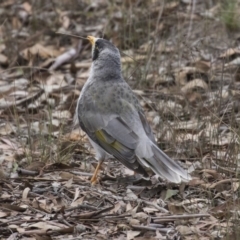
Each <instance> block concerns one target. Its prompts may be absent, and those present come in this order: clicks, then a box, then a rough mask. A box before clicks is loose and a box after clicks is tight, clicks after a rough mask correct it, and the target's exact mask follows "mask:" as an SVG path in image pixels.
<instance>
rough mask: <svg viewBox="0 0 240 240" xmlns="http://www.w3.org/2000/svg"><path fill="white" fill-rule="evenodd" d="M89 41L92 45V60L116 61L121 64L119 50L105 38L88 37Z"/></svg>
mask: <svg viewBox="0 0 240 240" xmlns="http://www.w3.org/2000/svg"><path fill="white" fill-rule="evenodd" d="M87 39H88V40H89V42H90V43H91V45H92V60H93V61H98V60H104V61H107V62H108V61H109V60H110V61H112V60H115V61H117V62H119V63H120V53H119V50H118V49H117V48H116V47H115V46H114V45H113V44H112V43H111V42H109V41H108V40H106V39H103V38H95V37H92V36H88V37H87Z"/></svg>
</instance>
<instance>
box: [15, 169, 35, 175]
mask: <svg viewBox="0 0 240 240" xmlns="http://www.w3.org/2000/svg"><path fill="white" fill-rule="evenodd" d="M17 172H18V173H19V174H22V175H30V176H35V175H37V174H38V172H37V171H31V170H27V169H23V168H18V170H17Z"/></svg>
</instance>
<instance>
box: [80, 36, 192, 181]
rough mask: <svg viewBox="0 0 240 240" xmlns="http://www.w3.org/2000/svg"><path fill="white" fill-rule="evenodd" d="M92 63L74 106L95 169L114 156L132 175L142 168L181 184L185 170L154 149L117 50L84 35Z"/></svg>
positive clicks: (157, 149) (154, 145)
mask: <svg viewBox="0 0 240 240" xmlns="http://www.w3.org/2000/svg"><path fill="white" fill-rule="evenodd" d="M87 39H88V40H89V41H90V43H91V45H92V61H93V62H92V66H91V70H90V75H89V78H88V80H87V82H86V83H85V85H84V87H83V89H82V91H81V94H80V97H79V99H78V103H77V108H76V117H77V118H78V121H79V124H80V127H81V128H82V130H83V131H84V132H86V134H87V136H88V138H89V140H90V142H91V144H92V146H93V147H94V149H95V151H96V159H97V160H98V165H97V168H96V169H95V172H94V174H93V176H92V179H91V183H92V184H95V183H96V182H97V174H98V171H99V168H100V166H101V165H102V163H103V161H104V160H105V159H106V158H108V157H109V155H112V156H114V157H115V158H116V159H117V160H118V161H120V162H121V163H122V164H123V165H125V166H126V167H127V168H129V169H131V170H133V171H134V172H135V173H139V174H142V175H143V176H144V177H148V173H147V171H146V168H147V169H149V168H150V169H151V170H152V171H153V172H154V173H155V174H157V175H158V176H160V177H161V178H163V179H166V180H168V181H170V182H174V183H180V182H181V181H184V182H187V181H189V180H190V179H191V177H190V176H189V174H188V173H187V172H186V171H185V170H184V169H182V168H181V167H180V166H179V165H178V164H177V163H176V162H174V161H173V160H172V159H171V158H169V157H168V156H167V155H166V154H165V153H164V152H163V151H162V150H161V149H159V148H158V146H157V143H156V141H155V139H154V135H153V132H152V130H151V128H150V126H149V124H148V122H147V120H146V117H145V114H144V112H143V109H142V108H141V106H140V103H139V101H138V99H137V97H136V96H135V94H134V93H133V91H132V89H131V88H130V86H129V85H128V84H127V83H126V82H125V80H124V79H123V76H122V72H121V59H120V53H119V50H118V49H117V48H116V47H115V46H114V45H113V44H112V43H110V42H109V41H107V40H105V39H102V38H95V37H92V36H88V37H87Z"/></svg>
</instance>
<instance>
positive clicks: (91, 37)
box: [87, 36, 97, 46]
mask: <svg viewBox="0 0 240 240" xmlns="http://www.w3.org/2000/svg"><path fill="white" fill-rule="evenodd" d="M87 39H88V41H89V42H90V43H91V45H92V46H94V45H95V42H96V40H97V38H95V37H93V36H87Z"/></svg>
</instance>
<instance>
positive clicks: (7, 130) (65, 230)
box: [0, 0, 240, 240]
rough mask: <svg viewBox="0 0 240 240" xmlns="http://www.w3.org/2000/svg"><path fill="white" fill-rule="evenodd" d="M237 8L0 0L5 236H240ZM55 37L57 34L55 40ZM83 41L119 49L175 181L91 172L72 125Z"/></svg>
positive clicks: (85, 51)
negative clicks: (180, 176) (178, 171)
mask: <svg viewBox="0 0 240 240" xmlns="http://www.w3.org/2000/svg"><path fill="white" fill-rule="evenodd" d="M239 20H240V15H239V1H237V0H229V1H225V0H222V1H208V0H206V1H197V0H192V1H191V0H181V1H180V0H172V1H155V0H149V1H144V0H122V1H119V0H117V1H104V0H96V1H94V0H92V1H88V0H82V1H80V0H79V1H76V0H75V1H73V0H68V1H67V0H61V1H56V0H51V1H47V0H41V1H40V0H39V1H34V0H26V1H22V0H19V1H14V0H2V1H1V2H0V238H1V239H8V240H10V239H11V240H14V239H27V240H30V239H31V240H32V239H37V240H49V239H118V240H124V239H127V240H131V239H136V240H143V239H149V240H152V239H183V240H190V239H204V240H207V239H225V240H227V239H231V240H232V239H240V237H239V229H238V224H239V209H240V201H239V199H238V198H239V176H238V169H239V168H238V163H239V160H240V147H239V122H240V107H239V106H240V74H239V73H240V72H239V67H238V66H239V65H240V58H239V57H240V50H239V48H238V46H239V40H240V38H239V29H240V24H239V22H240V21H239ZM60 33H61V34H60ZM66 34H72V35H77V36H82V37H86V36H88V35H92V36H95V37H104V38H106V39H108V40H110V41H112V42H113V43H114V44H115V45H116V46H117V47H118V48H119V49H120V52H121V56H122V59H121V60H122V69H123V74H124V77H125V79H126V81H127V82H128V83H129V84H130V86H131V87H132V88H133V89H134V92H135V93H136V95H137V96H138V97H139V100H140V102H141V105H142V107H143V108H144V110H145V113H146V116H147V119H148V121H149V122H150V124H151V126H152V128H153V130H154V133H155V136H156V140H157V142H158V145H159V147H160V148H161V149H162V150H164V152H166V153H167V154H168V155H169V156H171V157H172V158H173V159H174V160H175V161H177V162H178V163H179V164H180V165H181V166H182V167H183V168H185V169H186V170H187V171H188V172H189V173H190V174H191V175H192V180H191V181H190V182H189V183H185V184H181V185H175V184H171V183H168V182H166V181H164V180H161V179H157V178H156V177H154V176H153V177H152V178H151V179H150V180H144V179H141V178H140V177H139V176H134V175H133V172H131V171H130V170H128V169H126V168H125V167H124V166H123V165H121V164H120V163H119V162H118V161H116V160H114V159H112V160H110V161H106V162H104V164H103V167H102V169H101V173H100V175H99V183H98V184H96V185H95V186H91V184H90V178H91V176H92V173H93V171H94V169H95V167H96V165H97V161H96V160H95V159H94V156H95V153H94V151H93V149H92V148H91V147H90V145H89V142H88V140H87V138H86V135H85V134H84V132H82V131H81V130H80V128H79V127H78V126H76V125H74V112H75V107H76V102H77V99H78V96H79V94H80V92H81V89H82V87H83V84H84V83H85V81H86V79H87V77H88V74H89V68H90V66H91V46H90V44H89V43H88V41H86V40H84V39H79V38H76V37H73V36H72V37H71V36H67V35H66Z"/></svg>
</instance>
